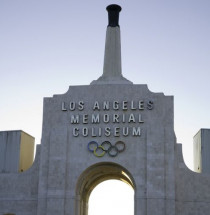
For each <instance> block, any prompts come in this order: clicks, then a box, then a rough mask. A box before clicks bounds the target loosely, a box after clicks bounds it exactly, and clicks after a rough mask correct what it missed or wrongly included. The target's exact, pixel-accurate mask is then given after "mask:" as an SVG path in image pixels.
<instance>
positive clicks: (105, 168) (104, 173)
mask: <svg viewBox="0 0 210 215" xmlns="http://www.w3.org/2000/svg"><path fill="white" fill-rule="evenodd" d="M109 179H116V180H120V181H123V182H125V183H127V184H128V185H130V186H131V187H132V188H133V190H134V191H135V182H134V180H133V178H132V176H131V174H130V173H129V172H128V171H127V170H126V169H125V168H123V167H122V166H120V165H119V164H116V163H108V162H107V163H98V164H95V165H93V166H91V167H89V168H88V169H86V170H85V171H84V172H83V174H82V175H81V176H80V178H79V180H78V184H77V200H79V201H77V207H76V208H77V209H78V212H77V213H76V215H88V203H89V197H90V194H91V192H92V190H93V189H94V188H95V187H96V186H97V185H98V184H100V183H101V182H103V181H106V180H109ZM90 215H91V214H90Z"/></svg>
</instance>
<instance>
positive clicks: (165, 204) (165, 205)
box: [163, 127, 168, 215]
mask: <svg viewBox="0 0 210 215" xmlns="http://www.w3.org/2000/svg"><path fill="white" fill-rule="evenodd" d="M163 133H164V150H163V152H164V198H165V201H164V214H165V215H166V207H167V203H166V201H167V196H166V130H165V127H164V131H163ZM167 169H168V168H167Z"/></svg>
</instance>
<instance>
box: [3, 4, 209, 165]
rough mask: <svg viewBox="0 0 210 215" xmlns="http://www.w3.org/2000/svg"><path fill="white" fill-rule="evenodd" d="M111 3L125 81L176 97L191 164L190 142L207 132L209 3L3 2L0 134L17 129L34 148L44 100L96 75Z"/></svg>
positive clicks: (177, 125)
mask: <svg viewBox="0 0 210 215" xmlns="http://www.w3.org/2000/svg"><path fill="white" fill-rule="evenodd" d="M111 3H117V4H120V5H121V6H122V12H121V13H120V26H121V38H122V68H123V75H124V76H125V77H126V78H127V79H129V80H131V81H133V82H134V83H135V84H148V87H149V89H150V90H151V91H153V92H164V93H165V94H166V95H174V98H175V99H174V100H175V132H176V136H177V139H178V142H181V143H183V144H184V150H185V158H186V159H187V160H188V162H190V156H191V154H192V151H191V150H190V147H191V146H192V138H193V135H194V134H195V133H196V132H197V131H198V130H199V129H200V128H201V127H202V128H210V113H209V107H210V98H209V97H210V96H209V92H210V84H209V82H210V24H209V23H210V13H209V10H210V1H209V0H173V1H172V0H129V1H109V0H105V1H99V0H88V1H70V0H68V1H67V0H1V1H0V92H1V93H0V97H1V100H0V101H1V102H0V130H13V129H22V130H24V131H26V132H28V133H30V134H31V135H33V136H35V137H36V143H40V138H41V125H42V101H43V97H49V96H52V95H53V94H61V93H64V92H66V91H67V89H68V87H69V85H86V84H89V83H90V82H91V81H92V80H95V79H97V78H98V77H99V76H100V75H101V74H102V69H103V57H104V45H105V31H106V26H107V12H106V10H105V8H106V6H107V5H109V4H111Z"/></svg>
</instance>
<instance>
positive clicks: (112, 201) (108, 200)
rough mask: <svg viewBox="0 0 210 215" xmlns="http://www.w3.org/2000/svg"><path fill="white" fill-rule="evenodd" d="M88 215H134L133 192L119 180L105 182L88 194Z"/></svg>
mask: <svg viewBox="0 0 210 215" xmlns="http://www.w3.org/2000/svg"><path fill="white" fill-rule="evenodd" d="M88 214H89V215H98V214H100V215H107V214H109V215H116V214H120V215H134V190H133V188H132V187H131V186H129V185H128V184H126V183H124V182H122V181H119V180H106V181H104V182H102V183H100V184H98V185H97V186H96V187H95V188H94V190H93V191H92V192H91V194H90V198H89V209H88Z"/></svg>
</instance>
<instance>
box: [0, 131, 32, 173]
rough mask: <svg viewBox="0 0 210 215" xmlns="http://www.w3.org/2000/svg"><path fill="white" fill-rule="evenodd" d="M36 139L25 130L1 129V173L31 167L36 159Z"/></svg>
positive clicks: (19, 170)
mask: <svg viewBox="0 0 210 215" xmlns="http://www.w3.org/2000/svg"><path fill="white" fill-rule="evenodd" d="M34 141H35V139H34V137H32V136H31V135H29V134H27V133H25V132H24V131H21V130H18V131H0V173H17V172H23V171H26V170H27V169H29V168H30V167H31V166H32V164H33V160H34V147H35V143H34Z"/></svg>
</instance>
